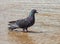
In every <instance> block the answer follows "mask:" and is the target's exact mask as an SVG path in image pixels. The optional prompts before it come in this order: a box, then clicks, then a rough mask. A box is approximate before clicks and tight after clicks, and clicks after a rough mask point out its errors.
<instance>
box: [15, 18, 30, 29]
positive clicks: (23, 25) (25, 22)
mask: <svg viewBox="0 0 60 44" xmlns="http://www.w3.org/2000/svg"><path fill="white" fill-rule="evenodd" d="M16 24H17V25H18V26H19V27H22V28H24V27H27V25H28V24H29V22H28V21H27V20H26V19H22V20H17V22H16Z"/></svg>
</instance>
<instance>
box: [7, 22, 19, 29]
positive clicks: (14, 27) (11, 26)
mask: <svg viewBox="0 0 60 44" xmlns="http://www.w3.org/2000/svg"><path fill="white" fill-rule="evenodd" d="M8 25H9V28H11V29H16V28H19V26H18V25H17V24H16V23H9V24H8Z"/></svg>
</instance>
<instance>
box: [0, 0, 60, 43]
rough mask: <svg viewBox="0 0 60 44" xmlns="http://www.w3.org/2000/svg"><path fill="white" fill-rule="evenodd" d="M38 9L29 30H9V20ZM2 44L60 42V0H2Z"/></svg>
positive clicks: (0, 13)
mask: <svg viewBox="0 0 60 44" xmlns="http://www.w3.org/2000/svg"><path fill="white" fill-rule="evenodd" d="M31 9H37V11H38V13H37V14H36V15H35V18H36V20H35V21H36V22H35V24H34V25H33V26H32V27H30V28H28V30H29V32H22V29H16V30H17V31H15V30H14V31H9V30H8V22H9V21H12V20H17V19H23V18H26V17H27V16H28V15H29V12H30V11H31ZM0 44H60V0H58V1H57V0H49V1H48V0H38V1H37V2H36V1H35V0H32V1H30V0H28V1H26V0H25V1H23V0H13V1H12V0H5V1H4V0H0Z"/></svg>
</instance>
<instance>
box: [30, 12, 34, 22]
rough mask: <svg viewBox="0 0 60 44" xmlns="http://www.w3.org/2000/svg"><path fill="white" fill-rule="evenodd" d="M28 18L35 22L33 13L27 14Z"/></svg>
mask: <svg viewBox="0 0 60 44" xmlns="http://www.w3.org/2000/svg"><path fill="white" fill-rule="evenodd" d="M29 17H30V18H32V20H33V21H35V13H32V12H31V13H30V14H29Z"/></svg>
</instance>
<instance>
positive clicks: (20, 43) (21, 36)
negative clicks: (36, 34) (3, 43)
mask: <svg viewBox="0 0 60 44" xmlns="http://www.w3.org/2000/svg"><path fill="white" fill-rule="evenodd" d="M8 38H9V41H10V43H11V44H35V43H34V42H33V41H32V39H31V37H29V36H28V33H24V32H15V31H12V32H8Z"/></svg>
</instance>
